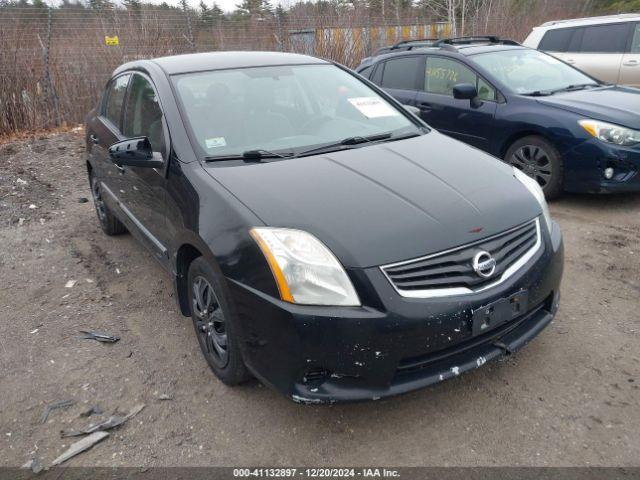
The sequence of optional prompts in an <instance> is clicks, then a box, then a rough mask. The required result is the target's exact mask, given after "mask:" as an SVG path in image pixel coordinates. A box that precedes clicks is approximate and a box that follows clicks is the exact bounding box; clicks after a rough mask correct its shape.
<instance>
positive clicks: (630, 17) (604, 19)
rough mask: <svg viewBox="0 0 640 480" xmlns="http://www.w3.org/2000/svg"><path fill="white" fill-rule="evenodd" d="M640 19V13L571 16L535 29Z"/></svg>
mask: <svg viewBox="0 0 640 480" xmlns="http://www.w3.org/2000/svg"><path fill="white" fill-rule="evenodd" d="M633 21H640V14H637V13H621V14H618V15H604V16H600V17H585V18H569V19H566V20H553V21H550V22H546V23H543V24H542V25H540V26H538V27H535V28H534V30H535V29H544V30H553V29H556V28H568V27H580V26H586V25H603V24H608V23H620V22H633Z"/></svg>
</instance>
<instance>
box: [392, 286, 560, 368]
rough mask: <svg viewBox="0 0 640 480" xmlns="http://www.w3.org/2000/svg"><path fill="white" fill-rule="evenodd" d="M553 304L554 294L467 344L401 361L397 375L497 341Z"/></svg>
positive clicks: (430, 365) (468, 341) (432, 364)
mask: <svg viewBox="0 0 640 480" xmlns="http://www.w3.org/2000/svg"><path fill="white" fill-rule="evenodd" d="M551 303H553V294H551V295H550V296H549V297H548V298H546V299H545V300H543V301H542V302H540V303H538V304H537V305H536V306H535V307H533V308H531V309H529V311H528V312H527V313H525V314H524V315H522V316H520V317H517V318H514V319H513V320H511V321H510V322H507V323H505V324H504V325H501V326H499V327H497V328H495V329H493V330H491V331H489V332H487V333H484V334H482V335H478V336H477V337H473V338H470V339H469V340H467V341H465V342H462V343H459V344H457V345H455V346H452V347H449V348H445V349H443V350H439V351H436V352H432V353H427V354H424V355H420V356H417V357H410V358H405V359H403V360H401V361H400V364H399V365H398V369H397V375H402V374H407V373H413V372H415V371H418V370H422V369H425V368H429V367H432V366H434V365H437V364H438V363H440V362H446V361H447V360H448V359H449V358H450V357H452V356H455V355H459V354H461V353H463V352H465V351H466V350H471V349H473V348H476V347H479V346H482V345H486V344H488V343H491V342H493V341H495V340H496V338H498V337H501V336H503V335H505V334H507V333H508V332H510V331H511V330H513V329H515V328H517V327H518V326H519V325H521V324H522V323H523V322H526V321H527V320H528V319H530V318H532V317H533V316H534V315H536V314H537V313H538V312H539V311H540V310H543V309H544V310H547V311H550V305H551Z"/></svg>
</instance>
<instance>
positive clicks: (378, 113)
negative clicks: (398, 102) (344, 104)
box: [348, 97, 400, 118]
mask: <svg viewBox="0 0 640 480" xmlns="http://www.w3.org/2000/svg"><path fill="white" fill-rule="evenodd" d="M348 100H349V103H351V105H353V106H354V107H356V108H357V109H358V110H359V111H360V113H362V114H363V115H364V116H365V117H367V118H378V117H396V116H398V115H400V112H398V111H397V110H396V109H395V108H393V107H392V106H391V105H389V104H388V103H386V102H384V101H383V100H382V99H380V98H378V97H355V98H349V99H348Z"/></svg>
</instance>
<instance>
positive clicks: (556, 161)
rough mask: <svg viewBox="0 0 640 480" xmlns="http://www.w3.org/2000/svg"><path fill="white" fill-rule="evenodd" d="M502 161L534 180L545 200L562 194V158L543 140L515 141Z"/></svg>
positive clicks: (523, 139) (525, 139)
mask: <svg viewBox="0 0 640 480" xmlns="http://www.w3.org/2000/svg"><path fill="white" fill-rule="evenodd" d="M504 160H505V161H506V162H507V163H510V164H511V165H513V166H514V167H516V168H517V169H519V170H522V172H523V173H526V174H527V175H529V176H530V177H531V178H533V179H535V180H536V181H537V182H538V184H539V185H540V187H541V188H542V191H543V192H544V196H545V197H546V198H547V200H551V199H553V198H557V197H558V196H560V194H561V193H562V182H563V165H562V158H561V157H560V154H559V153H558V151H557V150H556V149H555V147H554V146H553V145H552V144H551V143H549V142H548V141H547V140H545V139H544V138H542V137H538V136H534V135H532V136H529V137H524V138H521V139H519V140H517V141H516V142H514V143H513V145H511V147H509V150H507V153H506V155H505V157H504Z"/></svg>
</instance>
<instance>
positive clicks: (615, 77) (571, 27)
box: [524, 14, 640, 87]
mask: <svg viewBox="0 0 640 480" xmlns="http://www.w3.org/2000/svg"><path fill="white" fill-rule="evenodd" d="M524 45H526V46H527V47H531V48H537V49H538V50H542V51H545V52H548V53H550V54H552V55H554V56H556V57H558V58H560V59H562V60H564V61H565V62H567V63H570V64H572V65H574V66H576V67H577V68H580V69H581V70H584V71H585V72H587V73H588V74H590V75H591V76H593V77H595V78H598V79H599V80H602V81H604V82H608V83H615V84H621V85H631V86H634V87H640V14H621V15H609V16H606V17H592V18H578V19H574V20H558V21H554V22H547V23H545V24H543V25H541V26H539V27H536V28H534V29H533V31H532V32H531V33H530V34H529V36H528V37H527V39H526V40H525V41H524Z"/></svg>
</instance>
